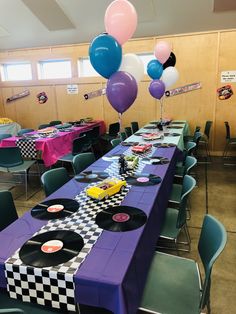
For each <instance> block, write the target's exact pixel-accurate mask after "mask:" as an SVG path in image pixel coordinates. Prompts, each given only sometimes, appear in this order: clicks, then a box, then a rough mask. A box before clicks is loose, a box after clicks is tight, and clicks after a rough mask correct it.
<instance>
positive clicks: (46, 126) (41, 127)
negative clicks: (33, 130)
mask: <svg viewBox="0 0 236 314" xmlns="http://www.w3.org/2000/svg"><path fill="white" fill-rule="evenodd" d="M50 126H51V125H50V124H49V123H44V124H40V125H39V126H38V130H42V129H45V128H48V127H50Z"/></svg>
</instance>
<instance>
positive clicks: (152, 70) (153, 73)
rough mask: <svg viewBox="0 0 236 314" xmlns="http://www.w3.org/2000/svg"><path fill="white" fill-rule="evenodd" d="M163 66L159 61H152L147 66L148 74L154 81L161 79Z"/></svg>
mask: <svg viewBox="0 0 236 314" xmlns="http://www.w3.org/2000/svg"><path fill="white" fill-rule="evenodd" d="M162 72H163V66H162V64H161V63H160V62H159V61H158V60H155V59H154V60H151V61H149V62H148V65H147V74H148V75H149V76H150V77H151V78H152V79H153V80H156V79H159V78H160V77H161V76H162Z"/></svg>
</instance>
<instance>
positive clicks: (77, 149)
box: [72, 133, 91, 156]
mask: <svg viewBox="0 0 236 314" xmlns="http://www.w3.org/2000/svg"><path fill="white" fill-rule="evenodd" d="M90 146H91V143H90V138H89V135H88V134H87V133H81V134H80V137H77V138H75V139H74V140H73V143H72V155H74V156H75V155H77V154H79V153H82V152H84V151H86V150H88V149H89V147H90Z"/></svg>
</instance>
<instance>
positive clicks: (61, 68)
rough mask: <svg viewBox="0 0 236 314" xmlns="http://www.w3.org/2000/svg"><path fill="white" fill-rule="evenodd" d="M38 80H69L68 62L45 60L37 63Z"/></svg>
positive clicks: (69, 68) (69, 63)
mask: <svg viewBox="0 0 236 314" xmlns="http://www.w3.org/2000/svg"><path fill="white" fill-rule="evenodd" d="M38 73H39V79H58V78H71V76H72V75H71V62H70V61H69V60H47V61H40V62H39V63H38Z"/></svg>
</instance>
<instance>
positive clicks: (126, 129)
mask: <svg viewBox="0 0 236 314" xmlns="http://www.w3.org/2000/svg"><path fill="white" fill-rule="evenodd" d="M125 134H126V136H127V137H130V136H131V135H132V131H131V127H130V126H126V127H125Z"/></svg>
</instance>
